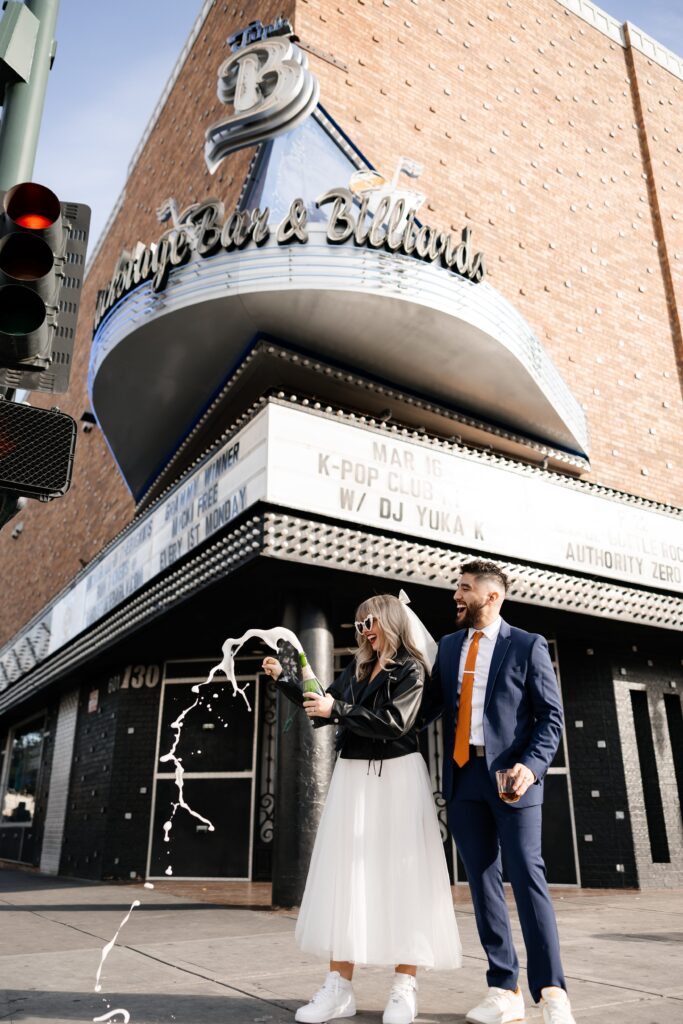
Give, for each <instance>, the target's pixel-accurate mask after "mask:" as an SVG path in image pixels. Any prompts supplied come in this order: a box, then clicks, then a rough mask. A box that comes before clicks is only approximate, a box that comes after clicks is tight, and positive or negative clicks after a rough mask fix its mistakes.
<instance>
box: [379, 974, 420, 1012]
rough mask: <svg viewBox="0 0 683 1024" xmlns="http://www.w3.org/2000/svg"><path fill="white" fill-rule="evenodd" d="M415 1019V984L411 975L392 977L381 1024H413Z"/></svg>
mask: <svg viewBox="0 0 683 1024" xmlns="http://www.w3.org/2000/svg"><path fill="white" fill-rule="evenodd" d="M416 1017H417V982H416V981H415V978H414V977H413V976H412V974H400V973H397V974H395V975H394V983H393V985H392V986H391V992H390V993H389V1001H388V1003H387V1005H386V1006H385V1008H384V1013H383V1015H382V1024H413V1021H414V1020H415V1018H416Z"/></svg>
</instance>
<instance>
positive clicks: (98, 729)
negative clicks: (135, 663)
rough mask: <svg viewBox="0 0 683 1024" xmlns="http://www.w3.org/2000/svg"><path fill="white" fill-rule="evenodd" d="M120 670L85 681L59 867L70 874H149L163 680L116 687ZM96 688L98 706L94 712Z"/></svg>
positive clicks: (112, 875)
mask: <svg viewBox="0 0 683 1024" xmlns="http://www.w3.org/2000/svg"><path fill="white" fill-rule="evenodd" d="M122 672H123V666H119V667H117V668H116V669H115V670H112V671H111V672H110V673H108V674H107V677H106V678H104V677H103V678H100V679H98V680H97V681H96V682H93V683H86V684H84V685H83V686H82V687H81V694H80V701H79V716H78V725H77V729H76V739H75V743H74V758H73V765H72V770H71V784H70V791H69V802H68V808H67V821H66V827H65V829H64V846H63V849H62V860H61V866H60V872H61V873H62V874H65V875H75V876H77V877H79V878H122V879H124V878H131V877H136V876H140V877H142V876H144V874H145V869H146V861H147V840H148V836H149V814H150V808H151V801H152V772H153V768H154V753H155V744H156V729H157V710H158V703H159V691H160V684H157V686H156V687H155V688H153V689H150V688H147V687H142V688H140V689H133V688H128V689H115V688H114V687H115V686H116V685H117V683H118V682H120V679H121V675H122ZM110 682H112V683H113V685H112V686H110ZM95 689H96V690H97V691H98V708H97V711H95V712H92V713H91V712H88V699H89V695H90V693H91V692H92V691H93V690H95ZM110 689H112V690H113V692H110ZM133 751H134V756H133ZM141 790H144V792H141Z"/></svg>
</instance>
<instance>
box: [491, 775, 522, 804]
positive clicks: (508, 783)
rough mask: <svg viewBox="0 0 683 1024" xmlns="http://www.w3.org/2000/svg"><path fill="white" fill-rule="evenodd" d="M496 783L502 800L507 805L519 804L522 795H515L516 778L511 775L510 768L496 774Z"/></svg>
mask: <svg viewBox="0 0 683 1024" xmlns="http://www.w3.org/2000/svg"><path fill="white" fill-rule="evenodd" d="M496 782H497V784H498V796H499V797H500V799H501V800H504V801H505V803H506V804H514V803H517V801H518V800H519V798H520V794H519V793H515V776H514V775H511V774H510V769H509V768H505V769H504V770H503V771H498V772H496Z"/></svg>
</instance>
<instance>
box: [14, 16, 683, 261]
mask: <svg viewBox="0 0 683 1024" xmlns="http://www.w3.org/2000/svg"><path fill="white" fill-rule="evenodd" d="M330 2H331V0H330ZM452 2H453V3H454V5H457V2H458V0H452ZM202 3H203V0H116V2H115V3H107V2H105V0H61V4H60V12H59V20H58V23H57V44H58V50H57V58H56V61H55V65H54V68H53V71H52V72H51V74H50V81H49V85H48V93H47V98H46V103H45V114H44V116H43V125H42V129H41V136H40V143H39V147H38V154H37V158H36V166H35V172H34V180H36V181H40V182H43V183H44V184H46V185H49V186H50V188H52V189H53V190H54V191H55V192H56V193H57V195H58V196H59V197H60V199H66V200H72V201H75V202H85V203H88V204H89V205H90V206H91V207H92V210H93V215H92V225H91V232H90V251H92V248H93V246H94V243H95V242H96V240H97V238H98V237H99V234H100V232H101V230H102V228H103V227H104V225H105V223H106V221H107V218H108V216H109V213H110V212H111V209H112V207H113V206H114V203H115V202H116V199H117V197H118V195H119V193H120V192H121V189H122V188H123V186H124V184H125V181H126V176H127V168H128V164H129V161H130V158H131V156H132V154H133V152H134V151H135V148H136V146H137V143H138V141H139V140H140V137H141V135H142V132H143V131H144V129H145V126H146V124H147V122H148V120H149V117H150V115H151V113H152V111H153V110H154V107H155V106H156V103H157V100H158V99H159V96H160V94H161V92H162V90H163V88H164V85H165V83H166V80H167V78H168V76H169V74H170V72H171V70H172V69H173V66H174V64H175V62H176V59H177V57H178V55H179V53H180V51H181V49H182V47H183V44H184V42H185V40H186V38H187V36H188V34H189V32H190V29H191V28H192V25H193V23H194V20H195V18H196V16H197V14H198V13H199V11H200V9H201V7H202ZM250 3H252V4H253V6H254V8H256V7H257V4H256V2H255V0H250ZM599 6H601V7H602V8H603V10H606V11H608V13H609V14H611V15H613V16H614V17H615V18H617V19H619V20H620V21H626V20H629V21H632V22H634V23H635V24H636V25H638V26H639V27H640V28H642V29H643V30H644V31H645V32H647V33H648V34H649V35H651V36H654V38H655V39H657V40H658V41H659V42H660V43H662V44H663V45H665V46H667V47H668V48H669V49H670V50H673V51H674V52H675V53H677V54H679V55H680V56H683V0H649V2H647V3H646V2H644V0H605V2H604V3H602V4H600V5H599ZM214 71H215V69H213V68H212V69H211V73H212V74H213V73H214Z"/></svg>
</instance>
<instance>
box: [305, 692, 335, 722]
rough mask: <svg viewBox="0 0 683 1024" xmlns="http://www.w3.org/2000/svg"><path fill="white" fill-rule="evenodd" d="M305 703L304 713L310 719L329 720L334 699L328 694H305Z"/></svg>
mask: <svg viewBox="0 0 683 1024" xmlns="http://www.w3.org/2000/svg"><path fill="white" fill-rule="evenodd" d="M304 701H305V704H304V711H305V712H306V714H307V715H308V717H309V718H329V717H330V715H331V714H332V705H333V704H334V697H330V696H328V694H325V695H324V696H322V695H321V694H319V693H305V694H304Z"/></svg>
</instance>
